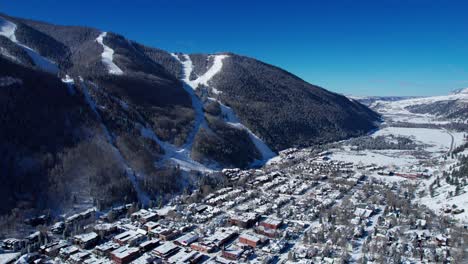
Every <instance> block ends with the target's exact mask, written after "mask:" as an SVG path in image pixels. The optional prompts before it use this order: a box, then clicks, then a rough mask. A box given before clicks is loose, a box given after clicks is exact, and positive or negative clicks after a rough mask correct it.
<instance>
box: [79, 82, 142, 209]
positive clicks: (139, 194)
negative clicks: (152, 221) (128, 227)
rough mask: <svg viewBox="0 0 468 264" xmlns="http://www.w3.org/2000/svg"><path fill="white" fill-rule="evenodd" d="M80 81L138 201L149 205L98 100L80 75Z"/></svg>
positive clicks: (87, 101) (86, 98)
mask: <svg viewBox="0 0 468 264" xmlns="http://www.w3.org/2000/svg"><path fill="white" fill-rule="evenodd" d="M80 82H81V84H82V85H81V86H82V87H83V94H84V96H85V100H86V103H87V104H88V105H89V107H90V108H91V110H92V111H93V112H94V114H95V115H96V118H97V119H98V121H99V122H100V125H101V128H102V129H103V131H104V133H105V135H106V139H107V141H108V143H109V144H110V145H111V146H112V148H113V149H114V150H115V153H116V154H117V157H118V159H119V160H120V162H121V164H123V165H124V167H125V171H126V174H127V177H128V179H129V180H130V182H131V183H132V186H133V189H134V190H135V192H136V193H137V197H138V201H139V202H140V203H142V204H143V205H145V206H146V205H148V204H149V203H150V200H151V199H150V198H149V196H148V194H147V193H145V192H144V191H143V190H142V189H141V187H140V185H139V184H138V179H137V175H136V173H135V171H134V170H133V169H132V168H131V167H130V166H129V165H128V163H127V161H126V160H125V158H124V157H123V155H122V153H121V152H120V150H119V149H118V148H117V146H116V145H115V143H114V139H113V137H112V135H111V133H110V131H109V129H108V128H107V126H106V125H105V124H104V122H103V121H102V117H101V115H100V114H99V112H98V111H97V106H96V102H95V101H94V100H93V98H92V97H91V95H90V93H89V88H88V86H87V85H86V83H85V81H84V80H83V79H82V78H81V77H80Z"/></svg>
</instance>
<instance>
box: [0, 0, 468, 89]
mask: <svg viewBox="0 0 468 264" xmlns="http://www.w3.org/2000/svg"><path fill="white" fill-rule="evenodd" d="M139 3H140V4H138V3H131V4H114V5H113V6H112V11H111V12H108V11H109V2H108V1H106V3H104V2H98V3H94V2H91V1H87V0H86V1H79V2H72V3H62V2H57V1H53V0H46V1H37V0H33V1H27V2H26V1H24V0H19V1H11V2H6V3H3V5H2V11H1V12H4V13H5V14H8V15H11V16H16V17H21V18H27V19H33V20H40V21H44V22H48V23H52V24H59V25H79V26H87V27H94V28H98V29H100V30H105V31H112V32H115V33H118V34H121V35H123V36H125V37H127V38H129V39H132V40H134V41H137V42H140V43H143V44H145V45H148V46H152V47H157V48H161V49H164V50H168V51H170V52H184V53H216V52H233V53H236V54H241V55H244V56H249V57H253V58H255V59H258V60H261V61H264V62H266V63H269V64H272V65H275V66H278V67H281V68H282V69H284V70H286V71H288V72H291V73H293V74H295V75H297V76H298V77H300V78H302V79H304V80H305V81H307V82H309V83H312V84H314V85H318V86H320V87H323V88H325V89H327V90H330V91H333V92H336V93H341V94H344V95H354V96H432V95H444V94H448V93H449V92H451V91H453V90H457V89H461V88H464V87H468V76H467V75H468V62H466V60H463V58H464V57H465V58H466V55H468V48H467V47H466V46H465V43H466V42H467V41H468V36H466V34H465V32H464V31H465V30H464V25H466V24H467V23H468V18H467V17H466V16H465V15H464V12H463V10H466V9H465V7H468V4H465V3H451V4H450V5H448V4H444V3H441V2H438V3H435V2H433V3H426V2H424V1H412V2H407V1H383V2H381V3H373V2H370V1H369V2H368V1H362V2H359V3H354V2H352V1H342V2H340V4H338V3H319V2H317V1H314V2H313V3H307V4H304V5H295V6H285V5H280V4H276V3H275V4H271V3H270V4H262V3H260V2H256V3H251V4H245V3H244V2H243V1H240V2H239V1H238V2H236V4H227V3H222V4H219V3H216V2H214V1H213V2H212V1H205V2H203V3H192V2H190V1H184V0H179V1H157V2H148V1H140V2H139ZM88 4H89V5H92V8H89V6H88ZM69 10H74V12H69ZM83 14H86V15H83ZM122 18H125V19H122Z"/></svg>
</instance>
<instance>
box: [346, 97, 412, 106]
mask: <svg viewBox="0 0 468 264" xmlns="http://www.w3.org/2000/svg"><path fill="white" fill-rule="evenodd" d="M347 97H348V98H350V99H353V100H356V101H358V102H360V103H361V104H363V105H366V106H371V105H372V104H373V103H375V102H377V101H383V102H394V101H401V100H406V99H413V98H418V97H417V96H353V95H348V96H347Z"/></svg>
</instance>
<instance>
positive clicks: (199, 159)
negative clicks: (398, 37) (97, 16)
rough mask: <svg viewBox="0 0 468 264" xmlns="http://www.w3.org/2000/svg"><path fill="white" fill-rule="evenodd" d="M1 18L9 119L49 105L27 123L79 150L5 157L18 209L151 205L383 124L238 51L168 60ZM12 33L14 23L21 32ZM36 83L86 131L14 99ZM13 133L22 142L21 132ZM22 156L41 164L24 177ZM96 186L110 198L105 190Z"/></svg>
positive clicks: (54, 146) (95, 34)
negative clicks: (288, 151) (72, 107)
mask: <svg viewBox="0 0 468 264" xmlns="http://www.w3.org/2000/svg"><path fill="white" fill-rule="evenodd" d="M0 17H2V21H0V22H1V24H0V30H1V32H2V34H3V36H0V40H1V41H0V44H1V46H0V47H1V49H0V51H1V56H0V62H1V64H0V65H3V67H7V65H10V64H14V65H18V66H15V67H11V69H9V70H8V71H4V74H5V76H2V78H4V79H5V83H7V82H8V83H10V82H12V80H16V79H18V80H19V81H18V82H16V83H17V84H15V85H11V84H9V85H5V87H3V88H2V87H0V101H6V102H8V104H7V105H8V108H4V109H3V111H2V114H3V115H5V116H8V115H10V113H12V112H14V111H16V110H18V109H16V108H15V106H16V105H24V106H25V107H26V106H27V104H26V102H28V101H32V102H35V101H41V102H40V104H38V105H39V106H40V108H39V109H33V108H31V109H28V108H27V107H26V108H24V109H22V110H21V111H20V116H19V117H18V120H23V119H24V120H36V121H37V122H38V123H42V125H43V127H44V128H43V129H44V131H47V129H53V127H55V126H57V128H61V129H63V130H64V131H66V133H65V134H66V136H64V137H65V139H68V140H69V141H70V143H69V144H59V143H57V142H53V141H51V142H48V143H47V144H44V143H43V142H41V140H40V139H39V138H37V142H36V141H34V142H31V143H28V142H26V143H22V142H21V141H14V142H16V143H15V145H13V146H12V147H11V148H13V149H14V150H17V151H16V152H15V151H9V152H8V153H7V154H5V153H3V156H2V157H3V158H7V156H8V159H10V160H12V161H13V163H14V164H16V165H15V166H13V167H12V169H11V171H10V172H8V173H7V175H8V177H6V178H5V179H4V180H6V181H8V182H11V184H12V186H13V187H12V188H11V189H12V190H11V191H10V192H9V195H10V197H11V199H12V200H13V201H14V203H12V204H13V205H14V206H16V204H15V203H18V201H23V200H24V199H23V198H21V197H22V196H23V193H34V195H35V196H37V197H44V193H45V194H47V196H48V198H47V199H44V201H43V202H42V204H46V205H47V204H50V203H51V202H50V201H54V200H59V201H60V203H62V204H61V205H57V207H61V208H63V207H66V206H68V205H69V204H73V203H91V204H93V205H99V206H108V205H110V204H113V203H116V202H122V201H130V200H132V199H137V200H139V201H140V202H142V203H147V202H149V200H151V199H153V198H155V197H158V196H159V197H161V196H165V195H169V194H170V193H173V192H180V191H181V189H183V188H190V186H191V184H192V183H191V181H192V178H191V177H190V176H189V175H190V174H192V173H194V171H198V172H203V173H206V172H210V171H213V170H219V169H221V168H225V167H243V168H246V167H249V166H258V165H261V164H262V163H264V162H265V161H266V160H267V159H269V158H271V157H272V156H273V155H274V152H275V151H278V150H282V149H285V148H289V147H297V146H308V145H313V144H321V143H325V142H330V141H334V140H340V139H344V138H348V137H352V136H358V135H361V134H364V133H366V132H367V131H369V130H371V129H373V128H375V125H376V122H378V119H379V116H378V114H376V113H375V112H373V111H371V110H369V109H368V108H367V107H365V106H363V105H361V104H359V103H357V102H354V101H351V100H348V99H347V98H346V97H344V96H341V95H339V94H336V93H332V92H329V91H327V90H325V89H323V88H321V87H318V86H314V85H312V84H309V83H307V82H305V81H303V80H302V79H300V78H299V77H297V76H295V75H293V74H292V73H290V72H287V71H285V70H282V69H280V68H279V67H276V66H273V65H270V64H266V63H263V62H260V61H258V60H255V59H252V58H248V57H245V56H239V55H236V54H234V53H228V52H225V53H217V54H183V53H169V52H166V51H164V50H161V49H157V48H152V47H148V46H145V45H142V44H139V43H137V42H135V41H131V40H128V39H126V38H125V37H124V36H121V35H118V34H115V33H110V32H103V31H99V30H96V29H93V28H89V27H77V26H71V27H69V26H59V25H51V24H48V23H45V22H37V21H32V20H27V19H20V18H12V17H9V16H3V15H0ZM10 20H11V21H12V22H10ZM8 23H14V24H15V26H14V30H11V29H12V27H11V25H10V24H8ZM5 25H8V26H9V27H8V29H9V31H8V32H7V27H6V26H5ZM11 32H13V37H14V38H13V37H12V35H11ZM7 33H8V34H7ZM0 35H1V34H0ZM26 50H27V51H26ZM23 51H25V52H26V53H25V52H23ZM28 52H29V53H28ZM31 52H33V53H34V56H36V57H35V58H36V60H34V58H33V56H32V55H31V54H33V53H31ZM28 56H29V57H30V58H29V59H28ZM38 59H39V60H42V61H48V62H50V63H52V64H54V65H55V66H56V67H57V71H47V69H46V68H45V67H44V65H43V64H41V63H38ZM49 68H50V67H49ZM44 70H46V72H44ZM42 76H47V77H42ZM37 78H40V79H41V78H45V79H47V80H48V81H47V82H51V83H60V85H58V86H60V87H62V88H61V90H62V92H61V93H60V94H57V96H59V97H64V98H69V99H67V100H75V101H76V102H77V105H76V111H78V112H76V115H77V116H75V117H73V118H76V119H77V120H81V121H80V122H77V121H73V120H74V119H72V116H69V115H70V114H71V113H72V112H69V111H65V112H63V113H54V112H53V109H49V108H48V107H47V102H49V101H50V100H52V99H51V98H41V97H36V98H35V97H30V96H23V97H18V96H15V93H17V91H16V90H18V89H17V88H15V87H20V88H21V89H22V91H27V90H28V89H38V88H41V84H40V83H37V84H35V83H34V82H32V81H31V80H33V79H37ZM25 80H28V81H27V82H26V81H25ZM52 80H54V81H52ZM0 81H1V79H0ZM19 83H21V84H19ZM58 86H57V87H58ZM15 89H16V90H15ZM52 91H53V90H51V92H52ZM26 95H27V94H26ZM38 103H39V102H38ZM33 105H34V104H33ZM40 109H44V111H46V112H51V113H52V114H50V115H49V118H48V120H47V122H46V119H45V118H44V116H37V113H36V112H40V111H39V110H40ZM3 122H5V119H4V120H3ZM8 127H9V128H8V129H9V131H7V132H8V133H10V134H11V135H13V134H14V132H15V131H16V130H18V129H20V127H21V123H18V124H16V123H12V124H10V126H8ZM54 129H55V128H54ZM79 131H81V132H79ZM72 132H73V133H72ZM75 132H79V133H78V134H76V135H75V134H74V133H75ZM32 138H33V139H34V137H32ZM0 140H5V138H2V137H0ZM43 145H44V146H43ZM48 145H50V146H48ZM37 146H41V147H39V148H38V147H37ZM48 149H50V150H48ZM90 151H95V152H97V153H102V155H105V157H102V158H104V159H105V160H107V163H109V164H114V166H113V168H112V169H111V168H109V167H108V166H107V165H106V164H100V163H99V162H97V160H99V158H98V156H95V154H93V155H90ZM0 154H1V152H0ZM82 155H88V156H92V157H95V158H96V159H97V160H92V159H89V158H80V156H82ZM45 156H50V158H49V159H44V157H45ZM23 157H28V158H30V159H31V160H34V163H36V165H35V166H31V167H29V169H28V171H27V172H24V171H21V170H19V169H17V168H19V167H21V163H22V162H21V159H22V158H23ZM15 168H16V169H15ZM76 171H79V172H80V173H79V174H80V175H77V173H76ZM108 171H112V172H113V173H112V175H109V172H108ZM33 175H40V182H41V184H40V186H41V188H39V189H35V188H32V187H30V186H28V188H23V189H22V188H21V187H20V186H21V184H22V182H24V180H25V179H30V177H33ZM70 179H73V180H70ZM85 179H87V180H85ZM103 179H106V180H105V181H103ZM97 184H100V185H102V186H100V187H101V188H102V190H103V192H102V193H99V192H97V191H96V186H97ZM78 187H79V188H78ZM119 193H120V196H119ZM121 193H125V194H126V195H124V196H125V197H122V195H121ZM55 194H57V195H55ZM49 196H50V197H49ZM59 196H60V198H58V197H59ZM90 197H91V199H90ZM33 200H34V199H32V200H30V202H31V203H34V202H33ZM67 204H68V205H67ZM8 207H11V206H5V207H2V208H0V209H2V210H3V211H5V210H8ZM33 207H34V206H33Z"/></svg>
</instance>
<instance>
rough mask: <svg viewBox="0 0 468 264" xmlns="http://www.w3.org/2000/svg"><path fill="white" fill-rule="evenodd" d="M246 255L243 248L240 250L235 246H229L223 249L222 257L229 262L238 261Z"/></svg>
mask: <svg viewBox="0 0 468 264" xmlns="http://www.w3.org/2000/svg"><path fill="white" fill-rule="evenodd" d="M242 253H244V250H243V249H242V248H238V247H235V246H232V245H231V246H229V247H226V248H224V249H223V252H222V256H223V257H224V258H226V259H229V260H238V259H240V257H241V256H242Z"/></svg>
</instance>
